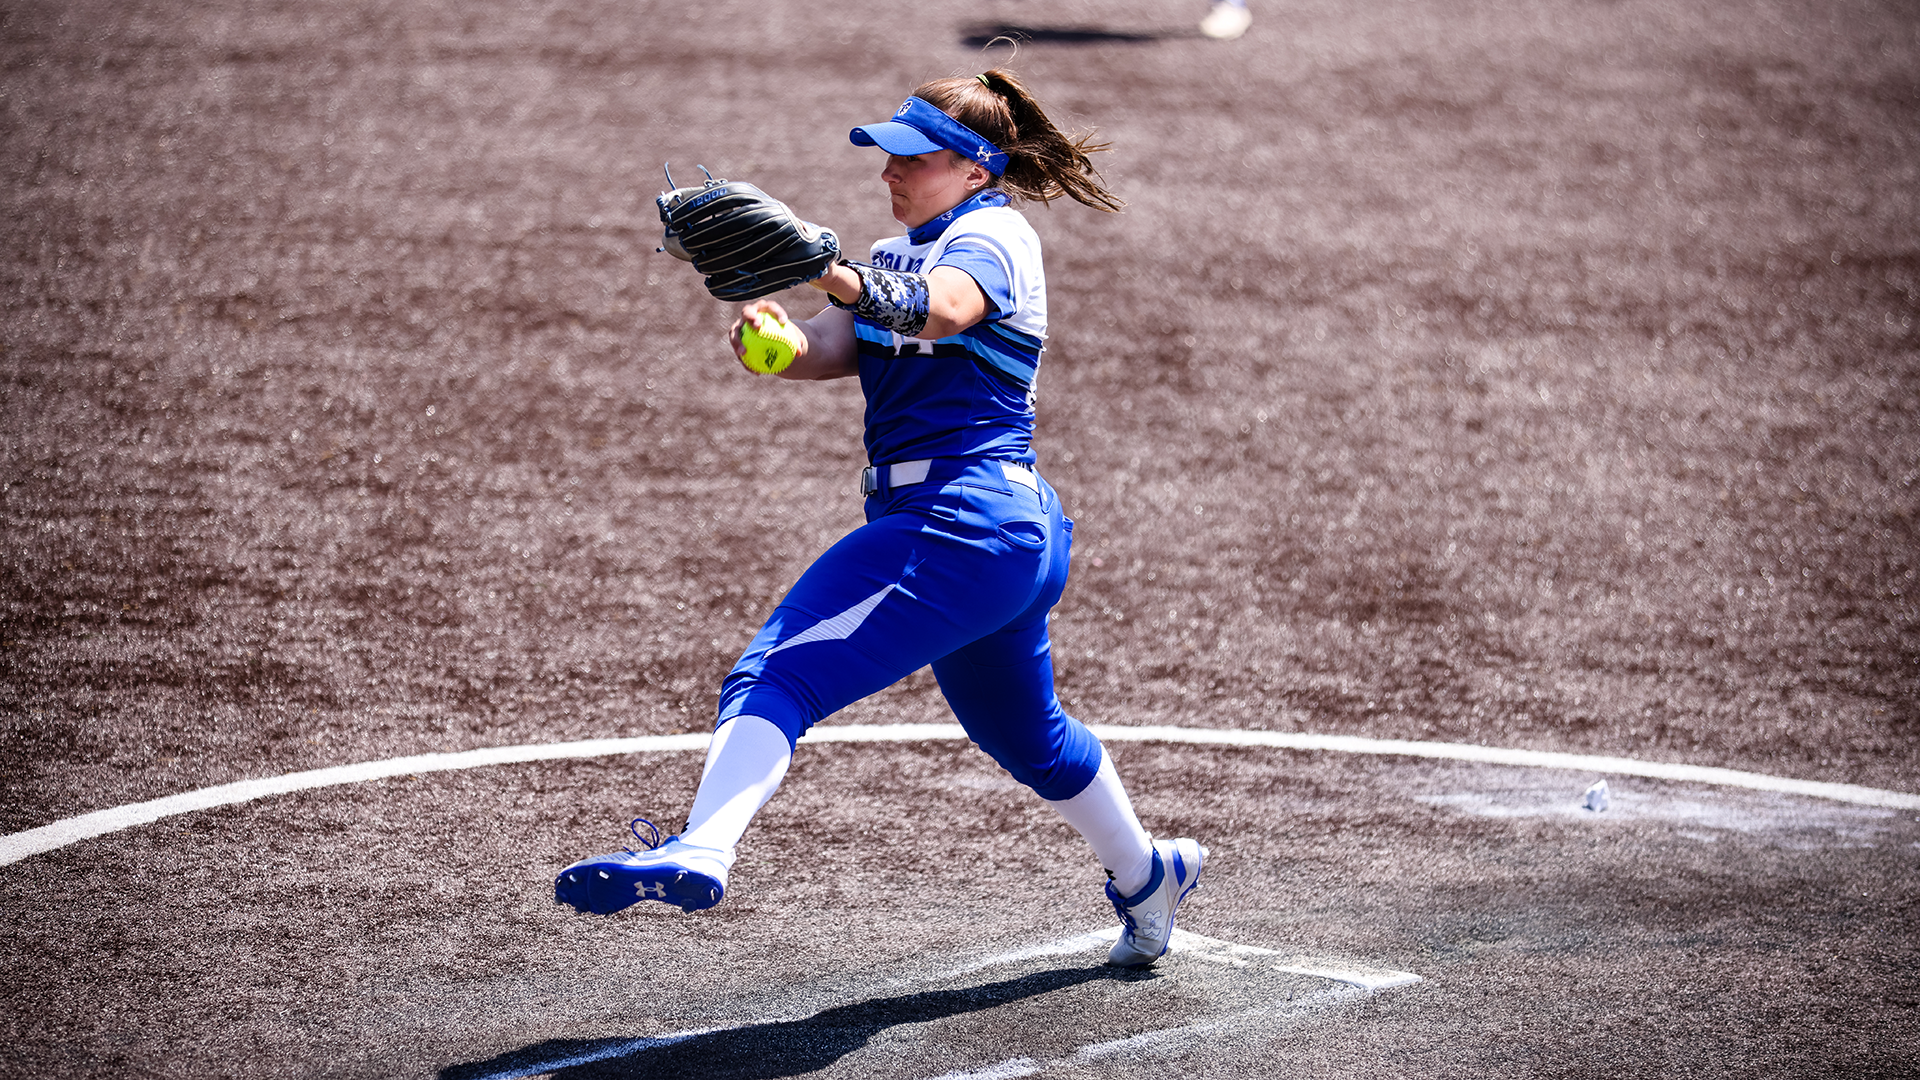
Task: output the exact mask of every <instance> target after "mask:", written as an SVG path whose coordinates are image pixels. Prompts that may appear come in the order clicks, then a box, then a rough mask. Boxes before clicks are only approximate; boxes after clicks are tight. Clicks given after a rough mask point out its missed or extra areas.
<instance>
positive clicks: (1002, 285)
mask: <svg viewBox="0 0 1920 1080" xmlns="http://www.w3.org/2000/svg"><path fill="white" fill-rule="evenodd" d="M934 266H951V267H953V268H955V269H957V270H961V271H964V272H965V273H966V275H967V276H968V277H970V278H972V279H973V283H974V284H976V285H978V286H980V292H981V294H982V295H983V296H985V297H986V298H987V314H986V318H985V319H983V320H982V321H983V322H994V321H997V320H1000V319H1004V318H1006V317H1007V316H1008V315H1011V314H1013V313H1014V311H1015V310H1016V309H1017V308H1018V307H1019V305H1018V304H1017V303H1016V302H1015V300H1014V290H1013V273H1012V267H1011V266H1010V265H1009V260H1008V259H1007V255H1006V252H1005V251H1003V250H1001V248H1000V247H999V245H997V244H993V243H990V242H988V241H987V239H986V238H984V237H971V236H969V237H965V238H963V239H960V240H956V241H954V242H953V243H952V244H949V245H947V250H946V252H945V253H944V254H942V255H941V256H940V259H939V261H938V262H936V263H934ZM928 272H929V273H931V272H932V268H931V267H929V268H928Z"/></svg>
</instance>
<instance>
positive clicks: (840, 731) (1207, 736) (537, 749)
mask: <svg viewBox="0 0 1920 1080" xmlns="http://www.w3.org/2000/svg"><path fill="white" fill-rule="evenodd" d="M1093 732H1094V734H1096V735H1098V736H1099V737H1100V738H1101V740H1102V741H1105V742H1166V743H1185V744H1188V745H1194V746H1237V747H1256V748H1269V749H1276V750H1320V751H1328V752H1332V753H1340V754H1378V755H1390V756H1391V755H1398V756H1403V757H1418V758H1432V759H1439V760H1446V761H1468V762H1475V763H1479V764H1487V765H1516V766H1522V767H1527V768H1536V769H1565V770H1571V771H1575V772H1586V773H1597V774H1601V775H1606V776H1644V777H1648V778H1651V779H1656V780H1677V781H1682V782H1686V783H1694V784H1712V785H1717V786H1721V787H1739V788H1749V789H1752V790H1755V791H1772V792H1781V793H1785V794H1790V795H1806V796H1810V797H1812V798H1817V799H1829V800H1833V801H1837V802H1845V803H1857V804H1859V805H1862V806H1882V807H1890V808H1893V809H1896V810H1920V795H1910V794H1907V793H1906V792H1901V791H1886V790H1882V789H1880V788H1870V787H1861V786H1860V785H1857V784H1830V783H1826V782H1823V781H1818V780H1795V779H1792V778H1790V777H1784V776H1769V775H1767V774H1765V773H1753V772H1742V771H1740V770H1738V769H1721V768H1715V767H1713V766H1706V765H1679V764H1672V763H1668V762H1659V761H1639V760H1636V759H1634V758H1624V757H1607V756H1601V755H1594V754H1563V753H1555V752H1552V751H1546V750H1510V749H1505V748H1502V747H1498V746H1475V745H1473V744H1471V743H1441V742H1414V741H1411V740H1404V739H1366V738H1361V737H1359V736H1355V735H1314V734H1311V733H1307V732H1294V731H1246V730H1237V729H1216V728H1183V727H1164V726H1152V727H1113V726H1108V725H1094V726H1093ZM709 737H710V736H709V735H708V734H707V733H704V732H702V733H695V734H688V735H641V736H636V737H633V738H626V739H587V740H584V741H581V742H569V743H542V744H530V745H525V746H499V747H491V748H488V749H483V750H465V751H460V752H456V753H445V754H417V755H414V756H412V757H400V758H388V759H386V760H384V761H367V762H361V763H360V764H357V765H335V766H332V767H329V768H325V769H311V770H308V771H306V772H297V773H287V774H285V775H283V776H270V777H265V778H262V779H258V780H236V781H234V782H233V783H230V784H219V785H216V786H214V787H208V788H201V789H199V790H198V791H187V792H182V793H181V794H178V795H168V796H166V797H165V798H160V799H152V800H149V801H147V802H138V803H130V804H128V805H126V806H116V807H111V808H109V809H106V810H95V811H93V812H92V813H89V814H80V815H78V816H76V817H70V818H64V819H62V820H60V821H56V822H53V823H52V824H50V825H42V826H39V827H38V828H33V829H26V830H23V831H21V832H17V833H12V834H10V835H7V836H0V866H6V865H9V864H11V863H16V862H19V861H20V860H21V859H24V858H27V857H28V856H30V855H38V854H40V853H42V852H46V851H53V850H55V849H57V848H63V847H66V846H67V845H69V844H76V843H79V842H80V841H82V840H89V839H92V838H93V837H96V836H104V835H106V834H107V833H113V832H119V831H120V830H122V829H130V828H133V827H134V826H136V825H145V824H148V823H150V822H154V821H159V820H160V819H162V818H168V817H173V816H175V815H178V814H187V813H192V812H193V811H195V810H208V809H211V808H213V807H216V806H230V805H232V804H234V803H243V802H250V801H252V800H254V799H260V798H265V797H266V796H269V795H286V794H290V793H292V792H295V791H307V790H310V789H313V788H323V787H334V786H337V785H340V784H358V783H364V782H366V781H369V780H381V779H385V778H387V777H393V776H413V775H418V774H420V773H429V772H447V771H450V770H455V769H477V768H481V767H483V766H487V765H511V764H517V763H520V762H527V761H551V760H557V759H563V758H591V757H611V756H615V755H619V754H643V753H662V752H669V751H686V750H704V749H706V746H707V741H708V739H709ZM966 737H967V735H966V732H965V731H963V730H961V728H960V725H958V724H860V725H820V726H817V727H815V728H814V729H813V730H811V731H809V732H808V733H807V734H806V736H805V737H804V738H802V739H801V741H802V742H807V743H837V742H838V743H878V742H931V741H942V740H965V739H966Z"/></svg>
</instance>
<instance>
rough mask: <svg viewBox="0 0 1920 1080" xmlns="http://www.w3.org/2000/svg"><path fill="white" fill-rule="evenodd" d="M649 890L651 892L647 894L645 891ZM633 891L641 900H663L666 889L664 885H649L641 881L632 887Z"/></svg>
mask: <svg viewBox="0 0 1920 1080" xmlns="http://www.w3.org/2000/svg"><path fill="white" fill-rule="evenodd" d="M649 889H651V890H653V891H652V892H648V891H647V890H649ZM633 891H634V892H636V893H638V894H640V899H642V900H665V899H666V898H667V887H666V886H665V885H660V884H654V885H649V884H647V883H646V882H644V881H642V882H640V883H639V884H637V885H635V886H634V887H633Z"/></svg>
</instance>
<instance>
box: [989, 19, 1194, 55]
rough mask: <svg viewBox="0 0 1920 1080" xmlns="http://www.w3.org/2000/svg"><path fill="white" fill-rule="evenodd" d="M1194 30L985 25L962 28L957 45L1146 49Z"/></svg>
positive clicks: (1192, 33) (1192, 36)
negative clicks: (1010, 44) (1150, 45)
mask: <svg viewBox="0 0 1920 1080" xmlns="http://www.w3.org/2000/svg"><path fill="white" fill-rule="evenodd" d="M1200 36H1201V34H1200V31H1199V29H1198V28H1196V27H1191V26H1188V27H1182V28H1181V29H1178V30H1103V29H1101V28H1100V27H1097V26H1024V25H1021V24H1019V23H987V24H983V25H980V26H969V27H964V28H962V29H961V31H960V44H962V45H965V46H966V47H967V48H969V49H984V48H986V47H987V46H989V45H991V44H993V43H994V42H996V41H1009V42H1012V43H1014V44H1016V45H1026V44H1034V45H1147V44H1151V43H1153V42H1156V41H1177V40H1180V39H1183V38H1197V37H1200Z"/></svg>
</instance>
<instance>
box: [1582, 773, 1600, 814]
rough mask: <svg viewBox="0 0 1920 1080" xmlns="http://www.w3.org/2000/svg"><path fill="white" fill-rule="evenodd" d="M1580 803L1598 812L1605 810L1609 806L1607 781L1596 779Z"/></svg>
mask: <svg viewBox="0 0 1920 1080" xmlns="http://www.w3.org/2000/svg"><path fill="white" fill-rule="evenodd" d="M1580 805H1581V806H1583V807H1585V808H1586V809H1588V810H1591V811H1593V812H1594V813H1596V814H1597V813H1600V812H1601V811H1603V810H1605V809H1606V808H1607V782H1606V781H1605V780H1599V781H1596V782H1595V783H1594V785H1593V786H1592V787H1590V788H1588V789H1587V795H1586V798H1584V799H1582V800H1580Z"/></svg>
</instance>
